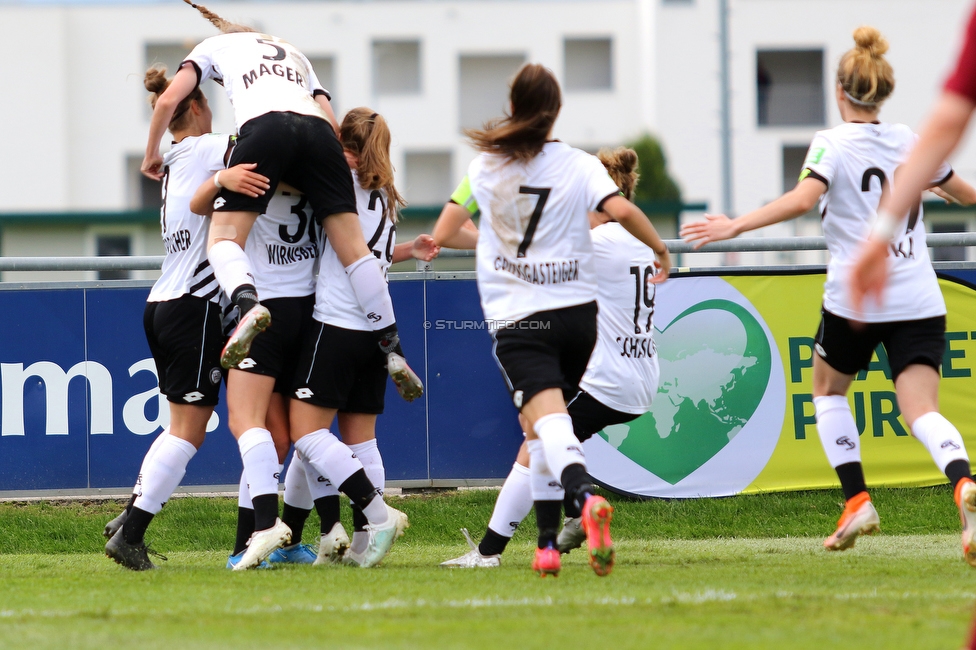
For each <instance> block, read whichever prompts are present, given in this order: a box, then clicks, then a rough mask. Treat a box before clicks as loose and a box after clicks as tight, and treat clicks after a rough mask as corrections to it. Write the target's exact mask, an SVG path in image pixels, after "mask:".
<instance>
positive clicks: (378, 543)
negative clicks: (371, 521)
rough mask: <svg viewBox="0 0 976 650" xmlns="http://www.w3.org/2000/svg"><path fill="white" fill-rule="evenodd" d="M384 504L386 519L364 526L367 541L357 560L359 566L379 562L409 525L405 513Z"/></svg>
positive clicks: (371, 565) (372, 564)
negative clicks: (380, 522) (360, 557)
mask: <svg viewBox="0 0 976 650" xmlns="http://www.w3.org/2000/svg"><path fill="white" fill-rule="evenodd" d="M385 505H386V511H387V514H388V515H389V516H388V517H387V519H386V521H384V522H383V523H382V524H376V525H375V526H373V525H367V526H366V532H367V533H368V534H369V542H368V543H367V545H366V550H365V551H363V554H362V560H361V561H359V566H361V567H363V568H364V569H365V568H369V567H373V566H376V565H377V564H379V563H380V562H381V561H382V560H383V558H384V557H386V554H387V553H389V552H390V548H391V547H392V546H393V542H395V541H396V540H397V538H398V537H400V536H402V535H403V531H404V530H405V529H406V528H407V527H408V526H409V525H410V522H409V521H408V520H407V515H406V513H403V512H400V511H399V510H397V509H396V508H393V507H391V506H390V505H389V504H385Z"/></svg>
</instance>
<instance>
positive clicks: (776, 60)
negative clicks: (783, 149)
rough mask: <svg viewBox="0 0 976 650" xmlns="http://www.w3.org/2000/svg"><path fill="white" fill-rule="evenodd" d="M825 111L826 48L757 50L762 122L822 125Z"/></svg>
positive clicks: (758, 113)
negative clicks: (824, 70) (824, 67)
mask: <svg viewBox="0 0 976 650" xmlns="http://www.w3.org/2000/svg"><path fill="white" fill-rule="evenodd" d="M824 113H825V112H824V76H823V50H760V51H759V52H757V53H756V123H757V124H759V126H822V125H823V124H824V120H825V116H824Z"/></svg>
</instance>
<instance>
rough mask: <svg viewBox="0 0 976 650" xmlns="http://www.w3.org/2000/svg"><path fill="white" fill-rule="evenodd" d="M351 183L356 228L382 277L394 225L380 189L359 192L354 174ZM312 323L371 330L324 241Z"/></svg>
mask: <svg viewBox="0 0 976 650" xmlns="http://www.w3.org/2000/svg"><path fill="white" fill-rule="evenodd" d="M352 180H353V186H354V187H355V188H356V207H357V210H358V212H359V225H360V226H361V227H362V229H363V235H364V236H365V237H366V244H367V245H368V246H369V248H370V250H371V251H373V255H375V256H376V259H378V260H379V261H380V267H381V268H382V269H383V275H386V273H387V272H388V271H389V269H390V264H391V263H392V262H393V248H394V247H395V246H396V225H395V224H394V223H393V222H392V221H390V218H389V217H388V216H387V215H386V205H387V198H386V192H385V191H384V190H382V189H379V190H366V189H363V187H362V186H361V185H360V184H359V176H358V175H357V174H356V172H355V171H353V173H352ZM315 320H317V321H319V322H320V323H326V324H327V325H333V326H335V327H342V328H344V329H349V330H360V331H365V332H369V331H372V329H373V326H372V323H371V322H370V320H369V319H368V318H367V317H366V314H364V313H363V308H362V306H360V304H359V301H358V300H356V294H355V293H353V290H352V283H351V282H349V276H347V275H346V269H345V267H344V266H343V265H342V262H341V261H339V256H338V255H336V252H335V249H333V248H332V244H330V243H329V242H328V241H326V242H325V245H324V246H323V247H322V265H321V267H320V269H319V278H318V282H317V283H316V285H315Z"/></svg>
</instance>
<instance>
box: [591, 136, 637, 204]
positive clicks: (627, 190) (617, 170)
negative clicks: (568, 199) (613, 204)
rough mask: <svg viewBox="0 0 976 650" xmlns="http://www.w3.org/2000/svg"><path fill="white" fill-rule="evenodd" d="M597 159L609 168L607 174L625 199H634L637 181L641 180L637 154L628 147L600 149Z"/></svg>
mask: <svg viewBox="0 0 976 650" xmlns="http://www.w3.org/2000/svg"><path fill="white" fill-rule="evenodd" d="M596 157H597V158H599V159H600V162H602V163H603V166H604V167H606V168H607V173H608V174H610V178H612V179H613V182H614V183H616V184H617V187H619V188H620V191H621V192H623V193H624V198H626V199H628V200H630V199H632V198H633V196H634V188H636V187H637V180H638V179H639V178H640V174H638V173H637V162H638V161H637V152H636V151H634V150H633V149H628V148H627V147H617V148H616V149H600V151H599V152H597V154H596Z"/></svg>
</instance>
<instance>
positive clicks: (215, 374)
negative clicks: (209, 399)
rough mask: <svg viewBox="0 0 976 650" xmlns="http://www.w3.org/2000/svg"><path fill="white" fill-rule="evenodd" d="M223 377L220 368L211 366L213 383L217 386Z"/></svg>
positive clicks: (211, 381) (211, 380)
mask: <svg viewBox="0 0 976 650" xmlns="http://www.w3.org/2000/svg"><path fill="white" fill-rule="evenodd" d="M221 377H223V374H222V373H221V372H220V368H211V369H210V383H211V384H213V385H215V386H216V385H217V384H219V383H220V378H221Z"/></svg>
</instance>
